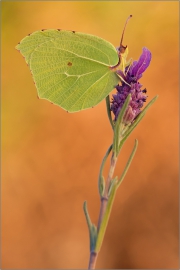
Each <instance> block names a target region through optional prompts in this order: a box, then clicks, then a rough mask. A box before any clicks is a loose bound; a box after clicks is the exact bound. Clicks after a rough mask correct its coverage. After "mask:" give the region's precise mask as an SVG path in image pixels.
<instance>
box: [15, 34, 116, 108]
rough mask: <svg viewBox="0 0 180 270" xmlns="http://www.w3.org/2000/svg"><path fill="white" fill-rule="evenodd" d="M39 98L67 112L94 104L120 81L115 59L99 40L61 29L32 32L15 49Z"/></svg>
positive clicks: (111, 52) (110, 49)
mask: <svg viewBox="0 0 180 270" xmlns="http://www.w3.org/2000/svg"><path fill="white" fill-rule="evenodd" d="M16 49H18V50H20V52H21V54H22V55H23V56H24V57H25V61H26V63H27V64H28V65H29V67H30V70H31V72H32V75H33V79H34V82H35V85H36V88H37V91H38V95H39V97H40V98H43V99H47V100H49V101H51V102H53V103H54V104H56V105H58V106H60V107H62V108H63V109H65V110H67V111H69V112H76V111H80V110H83V109H87V108H90V107H93V106H95V105H97V104H98V103H99V102H100V101H102V100H103V99H104V98H105V97H107V95H108V94H109V93H110V92H111V91H112V90H113V88H114V87H115V86H116V85H117V84H118V82H119V81H120V78H119V76H118V75H117V74H116V73H115V72H116V69H112V68H111V67H113V66H116V65H117V64H118V62H119V56H118V53H117V51H116V49H115V47H114V46H113V45H112V44H111V43H109V42H107V41H105V40H103V39H102V38H99V37H96V36H93V35H89V34H83V33H79V32H74V31H65V30H53V29H50V30H44V31H43V30H42V31H36V32H34V33H32V34H31V35H29V36H27V37H25V38H24V39H22V41H21V42H20V43H19V44H18V45H17V46H16Z"/></svg>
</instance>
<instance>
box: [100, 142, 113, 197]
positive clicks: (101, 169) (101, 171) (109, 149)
mask: <svg viewBox="0 0 180 270" xmlns="http://www.w3.org/2000/svg"><path fill="white" fill-rule="evenodd" d="M111 150H112V145H110V147H109V148H108V150H107V152H106V154H105V156H104V158H103V160H102V163H101V167H100V172H99V179H98V190H99V195H100V197H102V195H103V193H104V186H105V183H104V177H103V170H104V166H105V163H106V160H107V158H108V156H109V154H110V152H111Z"/></svg>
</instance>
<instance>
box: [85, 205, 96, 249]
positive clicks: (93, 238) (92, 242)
mask: <svg viewBox="0 0 180 270" xmlns="http://www.w3.org/2000/svg"><path fill="white" fill-rule="evenodd" d="M83 209H84V214H85V217H86V221H87V225H88V229H89V238H90V251H93V250H94V248H95V244H96V238H97V228H96V226H95V225H94V224H92V222H91V219H90V216H89V214H88V210H87V202H86V201H85V202H84V204H83Z"/></svg>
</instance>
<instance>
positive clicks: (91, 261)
mask: <svg viewBox="0 0 180 270" xmlns="http://www.w3.org/2000/svg"><path fill="white" fill-rule="evenodd" d="M97 256H98V253H96V252H94V251H92V252H91V253H90V259H89V266H88V269H95V265H96V260H97Z"/></svg>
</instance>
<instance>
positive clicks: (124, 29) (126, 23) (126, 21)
mask: <svg viewBox="0 0 180 270" xmlns="http://www.w3.org/2000/svg"><path fill="white" fill-rule="evenodd" d="M131 17H132V15H129V17H128V18H127V20H126V22H125V25H124V29H123V32H122V37H121V42H120V48H121V46H122V47H123V45H122V42H123V37H124V32H125V29H126V25H127V23H128V21H129V19H131Z"/></svg>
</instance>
